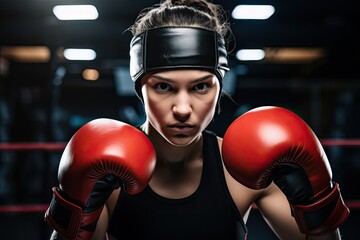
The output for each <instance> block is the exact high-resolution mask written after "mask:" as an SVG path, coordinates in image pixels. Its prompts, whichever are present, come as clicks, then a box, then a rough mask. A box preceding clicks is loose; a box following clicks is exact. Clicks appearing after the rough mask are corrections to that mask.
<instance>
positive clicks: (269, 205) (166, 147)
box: [54, 70, 340, 240]
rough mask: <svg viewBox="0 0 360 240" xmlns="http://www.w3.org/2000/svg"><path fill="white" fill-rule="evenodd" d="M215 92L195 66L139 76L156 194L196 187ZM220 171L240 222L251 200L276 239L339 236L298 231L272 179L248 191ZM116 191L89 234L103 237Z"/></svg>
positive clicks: (173, 194) (209, 77) (180, 193)
mask: <svg viewBox="0 0 360 240" xmlns="http://www.w3.org/2000/svg"><path fill="white" fill-rule="evenodd" d="M219 91H220V86H219V81H218V79H217V78H216V77H215V75H213V74H211V73H209V72H206V71H201V70H171V71H164V72H157V73H152V74H148V75H145V76H144V77H143V79H142V94H143V98H144V107H145V112H146V116H147V119H146V121H145V122H144V124H143V125H142V126H141V128H142V130H143V131H144V132H145V133H146V134H148V136H149V138H150V140H151V141H152V143H153V145H154V147H155V149H156V154H157V163H156V167H155V171H154V174H153V177H152V179H151V181H150V183H149V185H150V187H151V188H152V189H153V190H154V191H155V192H156V193H158V194H159V195H161V196H163V197H167V198H173V199H177V198H184V197H187V196H189V195H191V194H192V193H193V192H194V191H195V190H196V188H197V187H198V185H199V183H200V179H201V171H202V166H203V156H202V151H203V150H202V148H203V146H202V131H203V130H204V129H205V128H206V127H207V126H208V124H209V123H210V122H211V121H212V119H213V116H214V113H215V109H216V104H217V101H218V98H219ZM218 144H219V149H221V144H222V139H221V138H218ZM169 156H171V158H169ZM223 170H224V173H225V178H226V183H227V186H228V188H229V191H230V193H231V196H232V198H233V200H234V202H235V204H236V206H237V208H238V210H239V213H240V214H241V216H243V219H244V222H245V223H246V221H247V219H248V216H249V213H250V211H251V209H252V206H253V204H256V206H257V208H258V210H259V211H260V212H261V213H262V215H263V217H264V219H265V221H266V222H267V223H268V225H269V226H270V227H271V228H272V230H273V231H274V233H275V234H276V235H277V236H278V237H279V238H280V239H292V240H296V239H340V235H339V232H338V230H336V231H335V232H329V233H328V234H325V235H323V236H317V237H314V236H305V235H303V234H301V233H300V231H299V229H298V227H297V224H296V222H295V220H294V218H293V217H292V216H291V212H290V207H287V206H289V204H288V201H287V199H286V197H285V195H284V194H283V193H282V192H281V191H280V189H279V188H278V187H277V186H276V185H275V184H270V185H269V187H267V188H265V189H262V190H252V189H249V188H247V187H245V186H244V185H242V184H241V183H238V182H237V181H236V180H235V179H234V178H233V177H232V176H231V175H230V174H229V173H228V171H227V170H226V168H225V167H224V166H223ZM120 191H121V189H118V190H115V191H114V192H113V193H112V195H111V196H110V198H109V199H108V201H107V203H106V205H105V207H104V209H103V212H102V214H101V217H100V219H99V221H98V224H97V229H96V232H95V234H94V236H93V239H104V236H105V233H106V229H107V226H108V223H109V221H110V218H111V214H112V212H113V211H114V208H115V205H116V202H117V199H118V196H119V193H120ZM55 235H56V234H55ZM54 239H55V238H54Z"/></svg>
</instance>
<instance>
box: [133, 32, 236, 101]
mask: <svg viewBox="0 0 360 240" xmlns="http://www.w3.org/2000/svg"><path fill="white" fill-rule="evenodd" d="M172 69H174V70H175V69H202V70H207V71H210V72H212V73H214V74H215V75H216V76H217V77H218V79H219V81H220V83H221V80H222V79H223V77H224V75H225V72H226V71H228V70H229V68H228V59H227V51H226V48H225V41H224V39H223V37H222V36H221V35H220V34H218V33H217V32H215V31H210V30H206V29H203V28H195V27H160V28H153V29H148V30H146V31H145V32H143V33H142V34H139V35H137V36H134V37H133V39H132V40H131V43H130V75H131V78H132V80H133V81H134V82H135V90H136V93H137V94H138V95H139V97H140V98H141V91H140V81H138V80H139V79H141V77H142V76H144V74H146V73H149V72H152V71H162V70H172Z"/></svg>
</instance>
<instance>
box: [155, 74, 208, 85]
mask: <svg viewBox="0 0 360 240" xmlns="http://www.w3.org/2000/svg"><path fill="white" fill-rule="evenodd" d="M151 77H152V78H156V79H158V80H161V81H164V82H168V83H172V82H174V81H173V80H172V79H171V78H166V77H162V76H159V75H155V74H154V75H152V76H151ZM212 77H213V75H211V74H208V75H205V76H203V77H200V78H196V79H194V80H193V81H192V82H193V83H198V82H202V81H204V80H207V79H208V78H212Z"/></svg>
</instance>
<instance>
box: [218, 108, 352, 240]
mask: <svg viewBox="0 0 360 240" xmlns="http://www.w3.org/2000/svg"><path fill="white" fill-rule="evenodd" d="M222 155H223V159H224V164H225V166H226V168H227V169H228V171H229V173H230V174H231V175H232V176H233V177H234V178H235V179H236V180H237V181H239V182H240V183H242V184H244V185H245V186H247V187H249V188H252V189H262V188H265V187H267V186H268V185H269V184H270V183H271V181H274V183H275V184H276V185H277V186H278V187H279V188H280V189H281V190H282V191H283V192H284V194H285V195H286V197H287V199H288V201H289V203H290V206H291V209H292V213H293V216H294V218H295V220H296V222H297V224H298V226H299V228H300V231H301V232H302V233H306V234H309V235H320V234H322V233H325V232H327V231H332V230H335V229H336V228H338V227H339V226H340V225H341V224H342V223H343V222H344V221H345V220H346V219H347V217H348V215H349V209H348V208H347V207H346V206H345V204H344V202H343V199H342V197H341V193H340V190H339V186H338V184H336V183H335V184H334V183H333V182H332V180H331V178H332V172H331V168H330V164H329V162H328V159H327V157H326V155H325V152H324V150H323V148H322V146H321V144H320V142H319V140H318V139H317V137H316V136H315V134H314V133H313V131H312V130H311V129H310V127H309V126H308V125H307V124H306V123H305V122H304V121H303V120H302V119H301V118H300V117H298V116H297V115H296V114H294V113H293V112H291V111H289V110H286V109H284V108H279V107H259V108H256V109H253V110H251V111H249V112H247V113H245V114H243V115H242V116H240V117H238V118H237V119H236V120H235V121H234V122H233V123H232V124H231V125H230V126H229V128H228V129H227V130H226V133H225V135H224V138H223V145H222Z"/></svg>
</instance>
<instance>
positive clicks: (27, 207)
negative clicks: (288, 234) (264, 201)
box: [0, 139, 360, 214]
mask: <svg viewBox="0 0 360 240" xmlns="http://www.w3.org/2000/svg"><path fill="white" fill-rule="evenodd" d="M320 142H321V144H322V145H323V146H324V147H360V139H320ZM65 146H66V142H58V143H46V142H43V143H40V142H39V143H26V142H22V143H21V142H19V143H0V151H33V150H42V151H62V150H64V148H65ZM345 202H346V205H347V206H348V207H349V208H350V209H360V200H348V201H345ZM48 207H49V204H23V205H21V204H20V205H0V214H6V213H37V212H42V213H44V212H45V211H46V209H47V208H48ZM253 207H254V208H256V206H255V205H253Z"/></svg>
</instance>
